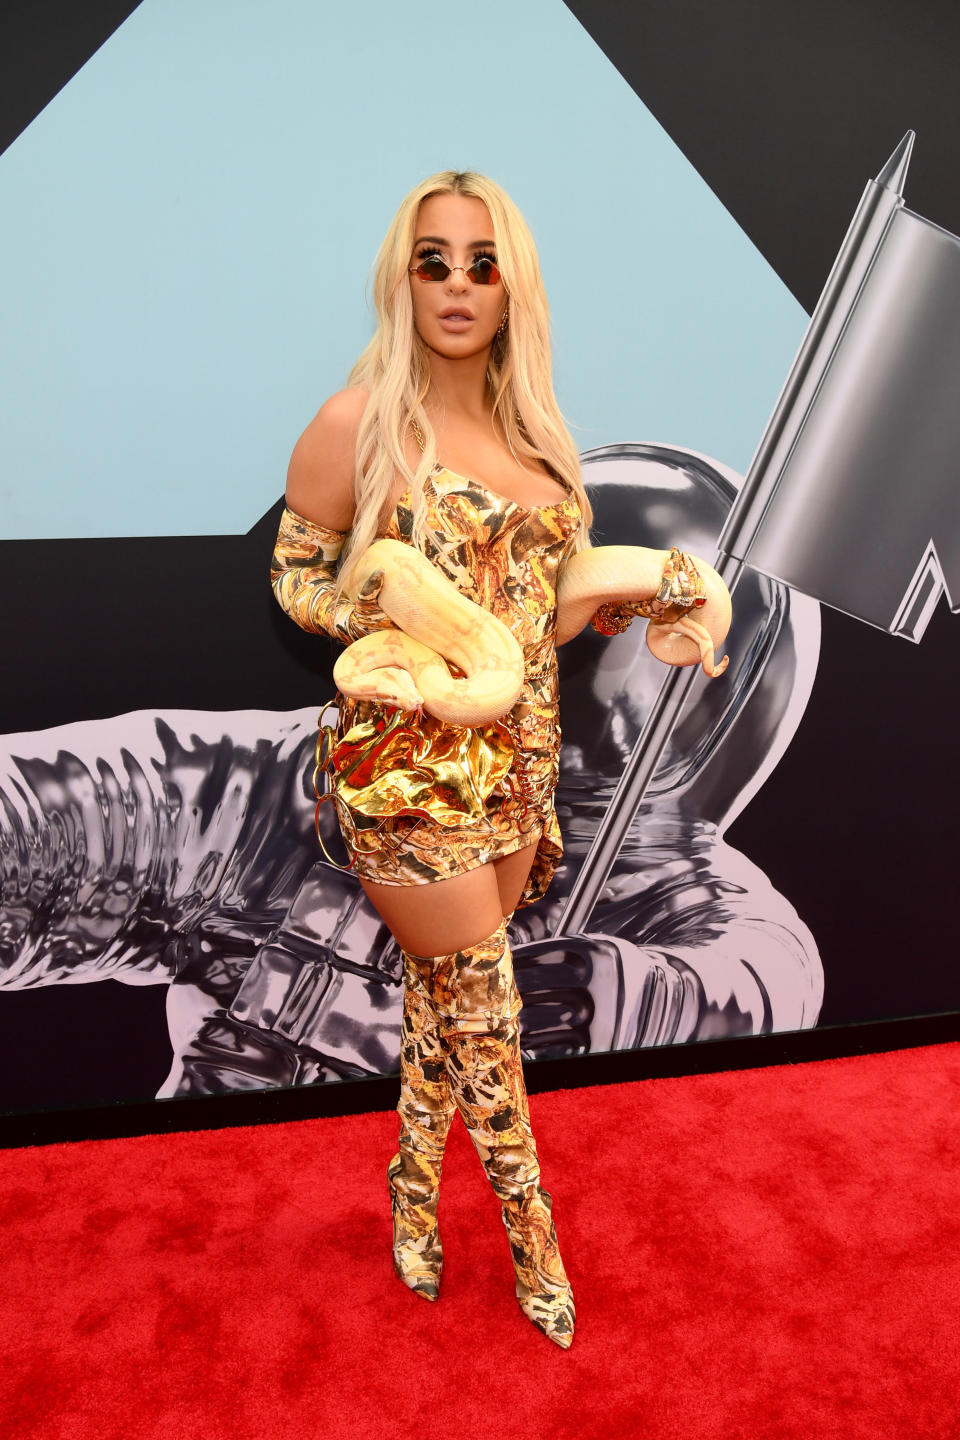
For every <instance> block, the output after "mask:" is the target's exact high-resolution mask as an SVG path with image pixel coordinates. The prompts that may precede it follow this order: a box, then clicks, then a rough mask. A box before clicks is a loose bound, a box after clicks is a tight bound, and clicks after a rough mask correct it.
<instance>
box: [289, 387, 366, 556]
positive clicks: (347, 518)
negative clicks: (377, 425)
mask: <svg viewBox="0 0 960 1440" xmlns="http://www.w3.org/2000/svg"><path fill="white" fill-rule="evenodd" d="M367 399H368V392H367V389H366V386H364V385H350V386H348V388H347V389H346V390H338V391H337V393H336V394H335V395H331V396H330V399H329V400H327V401H325V402H324V404H323V405H321V406H320V409H319V410H318V411H317V413H316V415H314V417H313V419H312V420H311V421H310V424H309V425H308V426H307V428H306V430H304V432H303V434H302V435H301V436H300V439H299V440H298V441H297V443H296V445H295V446H294V447H293V454H292V455H291V457H290V466H289V468H288V470H287V504H288V505H289V506H290V508H291V510H296V512H297V514H298V515H303V516H304V517H305V518H306V519H307V520H315V521H316V522H317V523H318V524H320V525H327V526H329V528H330V529H331V530H349V529H350V526H351V525H352V524H353V512H354V504H355V501H354V466H355V463H356V449H357V432H358V430H359V429H360V420H361V417H362V415H363V412H364V410H365V409H366V405H367Z"/></svg>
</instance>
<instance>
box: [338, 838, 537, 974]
mask: <svg viewBox="0 0 960 1440" xmlns="http://www.w3.org/2000/svg"><path fill="white" fill-rule="evenodd" d="M535 854H536V846H535V845H528V846H527V847H526V848H525V849H523V850H518V851H516V852H515V853H514V854H513V855H506V856H504V858H503V859H502V860H495V861H493V862H492V863H491V864H489V865H478V866H476V868H475V869H473V870H467V871H465V872H464V873H463V874H462V875H451V876H450V878H449V879H448V880H434V881H433V882H432V883H430V884H428V885H377V884H375V883H374V882H373V881H370V880H361V882H360V883H361V885H362V886H363V889H364V893H365V894H366V896H367V898H368V899H369V900H370V902H371V904H372V905H373V907H374V909H375V910H376V911H377V913H378V914H379V915H380V917H381V918H382V920H383V921H384V923H385V924H386V926H387V928H388V929H389V931H390V933H391V934H392V935H393V937H394V938H395V940H396V941H397V943H398V944H399V945H400V947H401V949H403V950H410V951H411V952H412V953H413V954H414V955H424V956H426V955H449V954H451V953H452V952H453V951H454V950H464V949H466V948H467V947H468V946H470V945H476V944H478V943H479V941H481V940H486V938H487V936H488V935H492V934H493V932H494V930H496V928H497V926H498V925H499V924H500V921H501V920H502V919H503V917H504V916H505V915H512V914H513V912H514V910H515V909H516V906H517V901H518V900H519V899H520V896H521V894H522V893H523V887H524V885H525V884H526V880H527V876H528V875H529V873H530V866H531V865H532V864H533V857H534V855H535Z"/></svg>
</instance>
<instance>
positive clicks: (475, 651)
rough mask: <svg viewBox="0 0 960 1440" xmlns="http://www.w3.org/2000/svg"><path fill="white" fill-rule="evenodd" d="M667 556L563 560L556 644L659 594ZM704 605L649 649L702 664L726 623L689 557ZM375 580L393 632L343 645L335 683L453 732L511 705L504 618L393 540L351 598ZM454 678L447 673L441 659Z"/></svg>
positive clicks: (662, 625) (514, 669)
mask: <svg viewBox="0 0 960 1440" xmlns="http://www.w3.org/2000/svg"><path fill="white" fill-rule="evenodd" d="M669 553H670V552H669V551H666V550H650V549H647V548H645V547H644V546H639V545H603V546H597V547H596V548H593V549H587V550H583V551H581V552H580V553H578V554H577V555H574V556H572V557H571V559H570V560H569V561H567V563H566V565H565V567H564V569H563V572H562V574H561V577H560V583H559V587H558V592H557V631H556V639H557V644H559V645H562V644H563V643H564V642H565V641H566V640H570V639H572V638H573V636H574V635H576V634H578V632H579V631H580V630H582V629H583V627H584V625H586V624H587V623H588V621H589V620H590V619H591V617H592V616H593V614H594V613H595V611H596V610H597V608H598V606H600V605H601V604H610V603H613V604H619V603H627V604H629V603H630V602H637V601H645V600H649V599H650V597H651V596H653V595H655V594H656V593H657V590H658V588H659V586H660V582H661V578H662V575H663V569H664V565H665V563H666V561H667V559H668V557H669ZM693 560H694V563H695V564H696V566H697V569H698V571H699V573H700V576H701V578H702V580H703V583H704V590H705V594H706V602H705V603H704V604H703V605H702V606H701V607H700V608H699V609H697V611H696V615H697V619H696V620H693V619H691V618H690V617H689V616H688V615H684V616H682V617H681V618H679V619H677V620H671V621H663V622H659V621H657V622H655V621H650V622H649V623H648V625H647V645H648V647H649V649H650V651H651V652H652V653H653V654H654V655H655V656H656V657H657V659H659V660H662V661H664V662H665V663H666V664H668V665H695V664H697V663H698V662H699V663H700V664H702V665H703V668H704V670H705V671H706V673H707V674H708V675H719V674H720V673H721V672H722V671H723V670H724V669H725V667H726V660H725V659H724V660H723V661H722V662H721V663H720V665H718V666H715V665H714V663H713V657H714V649H715V647H716V646H718V645H720V644H721V643H722V641H723V639H724V637H725V636H726V633H727V630H728V629H729V626H730V596H729V593H728V591H727V588H726V586H725V585H724V583H723V581H722V580H721V579H720V577H719V575H717V573H716V571H715V570H713V569H711V567H710V566H709V565H707V564H705V563H704V562H703V561H701V560H698V559H697V558H696V556H694V557H693ZM375 583H379V592H378V594H377V603H378V605H379V606H380V608H381V610H383V612H384V613H385V614H386V615H387V616H388V617H389V618H390V620H392V621H393V624H394V625H395V626H396V627H397V628H396V629H395V630H379V631H376V632H375V633H374V634H371V635H365V636H363V637H362V638H361V639H359V640H355V641H354V642H353V644H352V645H349V646H348V647H347V648H346V650H344V652H343V654H342V655H341V656H340V658H339V659H338V661H337V663H336V665H335V667H334V671H333V678H334V681H335V683H336V685H337V687H338V689H339V690H341V691H342V693H343V694H344V695H349V696H351V697H352V698H353V699H357V700H376V701H379V702H380V703H382V704H387V705H397V706H399V707H400V709H402V710H417V709H420V708H421V707H422V708H423V709H425V710H427V711H428V712H429V713H430V714H431V715H435V716H436V717H437V719H439V720H443V721H446V722H448V723H451V724H455V725H463V726H478V725H485V724H488V723H489V722H491V721H493V720H498V719H500V718H501V717H502V716H504V715H506V714H507V713H508V711H509V710H511V709H512V707H513V706H514V704H515V703H516V701H517V699H518V697H519V695H520V691H521V689H522V687H523V681H524V662H523V651H522V650H521V648H520V646H519V645H518V643H517V641H516V640H515V639H514V636H513V635H512V634H511V632H510V630H509V629H508V628H507V626H506V625H504V623H503V621H502V620H499V619H497V617H496V616H495V615H492V614H491V613H490V611H488V610H484V609H483V607H482V606H480V605H477V604H475V603H474V602H473V601H472V600H468V599H467V597H466V596H465V595H462V594H461V593H460V591H459V590H457V588H456V586H455V585H453V584H452V583H451V582H450V581H449V580H447V579H446V577H445V576H444V575H442V574H441V572H440V571H439V570H438V569H437V568H436V567H435V566H434V565H433V564H432V563H431V562H430V561H429V560H428V559H427V558H426V556H425V555H422V554H421V553H420V551H419V550H416V549H414V548H413V547H412V546H410V545H404V544H403V543H402V542H401V541H399V540H386V539H384V540H376V541H374V543H373V544H372V545H371V546H370V547H369V549H367V550H366V551H365V552H364V554H363V556H362V558H361V560H360V561H359V563H358V564H357V566H356V567H355V569H354V571H353V574H352V576H351V584H350V586H349V593H350V595H351V597H352V598H354V599H355V598H356V597H357V595H358V594H359V593H360V591H361V590H365V587H369V586H370V585H371V584H375ZM448 661H449V662H451V663H452V664H453V665H454V666H455V667H456V668H457V670H458V671H459V672H461V673H460V674H459V675H453V674H451V672H450V668H449V665H448V663H447V662H448Z"/></svg>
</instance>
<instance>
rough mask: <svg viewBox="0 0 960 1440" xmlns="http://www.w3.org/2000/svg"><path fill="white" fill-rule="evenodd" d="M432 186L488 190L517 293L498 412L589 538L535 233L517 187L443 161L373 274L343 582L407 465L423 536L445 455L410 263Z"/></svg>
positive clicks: (359, 372)
mask: <svg viewBox="0 0 960 1440" xmlns="http://www.w3.org/2000/svg"><path fill="white" fill-rule="evenodd" d="M430 195H467V196H471V197H474V198H476V199H478V200H482V201H483V203H484V204H485V205H486V207H487V209H488V210H489V212H490V218H491V221H492V222H493V238H494V241H495V242H496V254H497V265H498V267H499V269H500V272H501V274H502V276H503V282H504V287H505V289H506V292H507V295H508V296H509V321H508V324H507V328H506V331H505V333H504V334H503V335H502V336H500V337H498V338H497V339H495V340H494V342H493V346H492V348H491V351H490V360H489V364H488V369H487V374H488V379H489V384H490V388H491V391H492V395H493V411H494V415H495V416H496V417H497V418H498V419H499V421H500V424H501V426H502V427H503V431H504V434H505V436H506V440H507V444H508V445H509V447H510V450H511V452H512V454H513V455H514V456H515V457H516V458H517V459H536V460H543V461H545V462H546V464H547V465H548V466H549V467H550V469H551V470H552V471H553V472H554V474H555V475H556V476H557V477H558V478H559V479H560V480H561V481H562V482H563V483H564V484H565V485H567V486H568V487H569V488H570V490H572V491H573V493H574V494H575V495H576V497H577V500H578V501H579V503H580V507H581V510H582V512H583V524H582V527H581V530H580V533H579V535H578V537H577V546H576V548H578V549H579V548H582V546H583V545H585V544H586V543H587V535H588V530H589V525H590V521H591V519H592V512H591V509H590V502H589V501H588V499H587V496H586V492H585V491H584V488H583V481H582V479H581V476H580V460H579V456H578V454H577V449H576V446H575V445H574V443H573V438H572V437H571V435H570V432H569V431H568V430H567V427H566V425H565V424H564V421H563V417H562V415H561V414H560V410H559V408H558V406H557V402H556V399H555V397H554V393H553V380H552V374H551V362H550V311H549V307H548V305H547V297H546V293H545V291H544V288H543V280H542V278H541V275H540V265H539V262H538V260H537V252H536V247H535V246H534V243H533V236H532V235H531V234H530V231H529V229H528V227H527V223H526V221H525V220H524V218H523V216H522V215H521V214H520V211H519V210H518V209H517V207H516V205H515V204H514V203H513V201H512V200H511V199H510V197H509V195H507V194H506V193H505V192H504V191H503V190H502V189H501V188H500V186H499V185H497V184H496V183H495V182H494V181H493V180H490V179H488V178H487V177H486V176H485V175H479V174H477V173H476V172H474V171H470V170H467V171H462V172H460V171H456V170H443V171H440V172H439V173H438V174H436V175H431V176H430V177H429V178H428V179H426V180H424V181H422V182H421V183H420V184H419V185H417V186H415V187H414V189H413V190H411V191H410V193H409V195H408V196H407V197H406V199H405V200H404V201H403V203H402V204H401V206H400V208H399V210H398V211H397V213H396V215H395V216H394V218H393V221H392V223H391V225H390V228H389V230H388V231H387V234H386V238H385V239H384V242H383V244H382V245H381V247H380V252H379V254H378V256H377V262H376V271H375V275H374V282H373V298H374V303H375V305H376V310H377V320H378V324H377V329H376V333H375V334H374V336H373V339H372V340H371V341H370V344H369V345H368V346H367V348H366V349H365V350H364V352H363V354H362V355H361V356H360V359H359V360H358V361H357V363H356V365H354V367H353V370H352V371H351V372H350V379H349V384H351V385H365V386H366V387H367V389H368V391H369V399H368V401H367V405H366V409H365V410H364V412H363V416H362V418H361V421H360V430H359V434H358V436H357V456H356V478H355V489H356V515H355V519H354V524H353V530H352V533H351V536H350V540H349V541H348V545H347V548H346V549H345V551H344V559H345V561H346V562H347V563H346V564H345V566H344V568H343V569H341V572H340V575H341V583H343V582H344V581H348V579H349V571H350V561H349V558H348V557H349V556H352V557H353V558H354V559H356V558H357V557H359V556H360V555H362V554H363V552H364V551H365V550H366V548H367V546H368V545H370V544H371V543H372V542H373V541H374V540H375V539H376V538H377V535H378V533H379V531H380V528H381V525H382V523H383V521H384V519H385V515H386V510H387V505H388V501H389V498H390V496H391V495H392V493H393V487H394V483H395V479H396V475H397V473H398V472H399V473H400V474H402V475H403V476H404V478H405V479H406V480H407V481H408V482H409V484H410V490H411V497H412V500H413V540H414V543H415V544H417V545H420V544H421V542H422V536H423V525H424V520H425V511H426V501H425V496H424V481H425V480H426V477H427V476H428V475H429V474H430V472H431V470H432V469H433V468H434V465H435V464H436V461H437V444H436V437H435V435H434V432H433V428H432V426H431V425H430V420H429V418H428V416H427V413H426V411H425V409H424V404H423V402H424V400H425V399H426V395H427V391H428V390H429V388H430V358H429V351H428V349H427V347H426V345H424V343H423V341H422V340H421V339H420V336H419V335H418V333H417V330H416V327H415V326H414V323H413V302H412V300H411V297H410V284H409V280H408V274H407V272H408V269H409V266H410V260H411V255H412V253H413V242H414V239H415V236H416V224H417V212H418V210H419V207H420V204H421V202H422V201H424V200H426V199H427V197H428V196H430ZM414 422H416V425H417V426H419V429H420V432H421V434H422V436H423V441H424V449H423V454H422V455H421V456H420V460H419V462H418V464H417V467H416V469H415V470H411V469H410V467H409V465H408V464H407V459H406V452H405V444H404V441H405V437H406V435H407V433H408V431H409V429H410V428H411V425H412V424H413V423H414Z"/></svg>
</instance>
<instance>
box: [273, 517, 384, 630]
mask: <svg viewBox="0 0 960 1440" xmlns="http://www.w3.org/2000/svg"><path fill="white" fill-rule="evenodd" d="M346 538H347V536H346V533H345V532H344V531H342V530H328V529H327V527H326V526H325V525H319V524H317V522H316V521H315V520H306V519H304V517H303V516H302V515H298V514H297V513H296V511H295V510H291V509H290V508H289V506H288V507H286V508H285V509H284V512H283V515H282V517H281V520H280V530H279V533H278V534H277V543H276V546H275V548H274V552H273V561H272V563H271V566H270V583H271V585H272V587H273V593H274V595H275V596H276V598H277V601H278V602H279V604H280V605H281V607H282V608H283V609H284V610H285V611H286V612H287V614H288V615H289V616H290V619H291V620H294V621H296V623H297V624H298V625H299V626H300V628H301V629H302V630H310V631H312V632H313V633H315V634H320V633H321V632H322V633H324V634H327V635H332V636H333V638H334V639H335V640H340V641H341V642H342V643H343V644H344V645H349V644H350V642H351V641H352V640H359V639H360V637H361V636H362V635H370V634H372V633H373V632H374V631H375V630H392V629H394V628H395V627H394V625H393V622H392V621H391V619H390V618H389V616H388V615H385V614H384V612H383V611H382V610H381V609H380V606H379V605H378V604H377V596H378V594H379V592H380V586H381V585H382V583H383V577H382V576H381V575H374V576H371V577H370V580H369V581H368V582H367V584H366V585H365V586H364V588H363V589H362V590H361V592H360V594H359V596H358V597H357V599H356V600H351V599H350V598H349V596H347V595H344V594H343V593H342V592H341V593H340V594H339V595H338V594H337V569H338V566H339V559H340V552H341V550H342V549H343V546H344V542H345V541H346Z"/></svg>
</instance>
